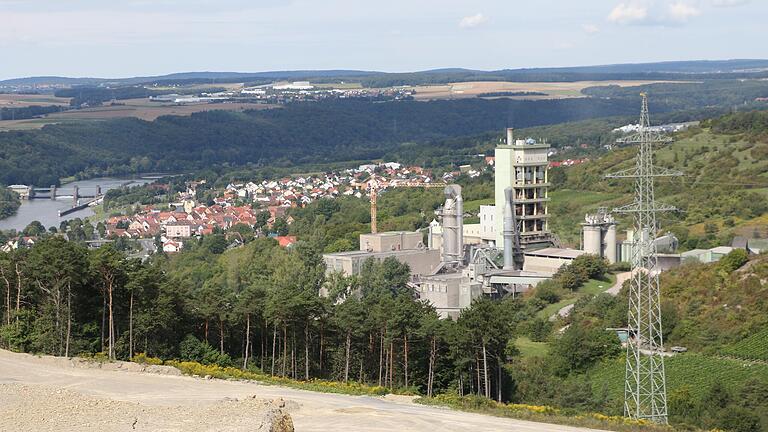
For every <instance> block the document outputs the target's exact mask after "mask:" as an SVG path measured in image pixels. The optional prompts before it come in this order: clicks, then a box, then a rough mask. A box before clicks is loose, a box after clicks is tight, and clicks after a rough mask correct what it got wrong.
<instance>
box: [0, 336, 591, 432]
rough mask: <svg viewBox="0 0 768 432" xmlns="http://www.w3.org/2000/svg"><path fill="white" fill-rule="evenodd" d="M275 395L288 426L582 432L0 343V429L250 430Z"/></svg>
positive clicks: (300, 428)
mask: <svg viewBox="0 0 768 432" xmlns="http://www.w3.org/2000/svg"><path fill="white" fill-rule="evenodd" d="M280 399H283V400H284V408H283V409H284V410H286V411H287V412H288V413H290V415H291V417H292V418H293V422H294V425H295V428H296V431H386V432H393V431H436V430H439V431H467V430H472V431H542V432H550V431H564V432H567V431H585V430H588V429H582V428H576V427H569V426H560V425H552V424H545V423H535V422H529V421H521V420H513V419H506V418H497V417H491V416H486V415H481V414H473V413H465V412H459V411H453V410H449V409H443V408H438V407H428V406H423V405H419V404H416V403H414V402H413V401H412V400H411V398H408V397H397V396H388V397H381V398H378V397H368V396H347V395H338V394H327V393H315V392H309V391H303V390H296V389H290V388H284V387H278V386H266V385H260V384H256V383H252V382H235V381H223V380H205V379H201V378H194V377H187V376H172V375H158V374H154V373H144V372H132V371H123V370H104V369H100V368H94V367H82V366H78V365H75V364H73V362H72V361H71V360H68V359H64V358H57V357H49V356H33V355H29V354H18V353H12V352H9V351H3V350H0V431H17V430H35V431H54V430H55V431H70V430H72V431H74V430H78V431H91V430H93V431H97V430H99V431H105V430H109V431H123V430H124V431H132V430H139V431H140V430H145V431H149V430H152V431H245V430H250V431H255V430H260V424H261V423H262V422H263V419H264V413H265V411H266V410H267V409H268V408H269V407H270V406H274V404H276V403H279V404H280V405H283V402H280V401H279V400H280ZM275 401H278V402H275Z"/></svg>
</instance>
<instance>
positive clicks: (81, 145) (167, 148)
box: [0, 99, 637, 184]
mask: <svg viewBox="0 0 768 432" xmlns="http://www.w3.org/2000/svg"><path fill="white" fill-rule="evenodd" d="M636 110H637V107H636V104H635V103H632V104H630V103H626V102H623V101H610V100H591V99H569V100H551V101H513V100H480V99H477V100H459V101H435V102H391V103H369V102H359V101H338V102H322V103H314V104H309V103H307V104H292V105H288V106H286V107H284V108H282V109H274V110H262V111H250V112H245V113H233V112H222V111H210V112H203V113H196V114H193V115H192V116H190V117H161V118H159V119H158V120H156V121H154V122H146V121H142V120H138V119H118V120H109V121H101V122H78V123H74V124H61V125H48V126H45V127H44V128H43V129H41V130H37V131H24V132H4V133H0V182H2V183H6V184H10V183H24V184H54V183H57V182H58V181H59V179H60V178H62V177H67V176H71V175H76V174H77V175H80V176H95V175H113V174H125V173H135V172H147V171H162V172H169V171H170V172H174V171H187V170H194V169H204V168H208V167H211V166H212V165H217V164H230V165H244V164H246V163H252V164H256V165H257V166H258V165H267V164H269V165H272V166H276V167H286V166H299V165H302V164H307V163H322V162H339V161H345V160H347V161H349V160H361V159H368V160H370V159H375V158H378V157H381V156H383V155H385V154H387V153H388V152H390V151H391V150H393V149H395V148H397V147H398V146H399V145H400V144H401V143H406V142H428V141H430V140H435V139H442V138H446V137H459V136H465V135H472V134H477V133H481V132H487V131H501V130H503V128H505V127H507V126H516V127H528V126H536V125H542V124H551V123H559V122H564V121H575V120H580V119H587V118H594V117H605V116H608V115H616V114H622V115H628V114H629V113H632V112H634V111H636Z"/></svg>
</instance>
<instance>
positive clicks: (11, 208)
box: [0, 186, 21, 219]
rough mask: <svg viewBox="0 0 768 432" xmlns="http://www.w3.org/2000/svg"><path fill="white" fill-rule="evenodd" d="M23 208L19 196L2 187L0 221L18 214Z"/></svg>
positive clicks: (0, 189)
mask: <svg viewBox="0 0 768 432" xmlns="http://www.w3.org/2000/svg"><path fill="white" fill-rule="evenodd" d="M19 206H21V201H20V200H19V195H18V194H17V193H16V192H13V191H10V190H8V189H6V188H5V187H2V186H0V219H4V218H7V217H8V216H11V215H13V214H15V213H16V210H18V209H19Z"/></svg>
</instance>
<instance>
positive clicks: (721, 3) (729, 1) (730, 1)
mask: <svg viewBox="0 0 768 432" xmlns="http://www.w3.org/2000/svg"><path fill="white" fill-rule="evenodd" d="M749 2H750V0H714V1H713V2H712V6H715V7H734V6H742V5H745V4H747V3H749Z"/></svg>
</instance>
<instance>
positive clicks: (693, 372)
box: [590, 353, 768, 400]
mask: <svg viewBox="0 0 768 432" xmlns="http://www.w3.org/2000/svg"><path fill="white" fill-rule="evenodd" d="M664 364H665V368H666V373H667V391H668V394H669V395H670V397H674V394H675V393H676V392H680V391H682V390H683V389H685V388H687V389H688V391H690V392H691V394H692V395H693V396H694V397H696V398H701V397H702V396H703V395H704V394H705V393H706V392H707V390H708V389H710V388H711V387H712V385H713V384H714V383H715V382H716V381H720V382H722V384H723V385H724V386H726V387H728V388H731V389H736V388H738V387H740V386H741V385H742V384H743V383H744V382H746V381H749V380H750V379H758V380H762V381H766V382H768V365H766V364H760V363H752V362H746V361H742V360H737V359H729V358H720V357H712V356H705V355H701V354H695V353H686V354H680V355H676V356H674V357H668V358H666V359H665V361H664ZM590 377H591V380H592V386H593V388H594V389H595V391H603V390H605V391H607V392H608V395H609V397H610V398H612V399H617V400H618V399H622V398H623V397H624V358H618V359H613V360H609V361H605V362H603V363H600V364H599V365H597V366H596V367H594V368H593V369H592V370H591V372H590Z"/></svg>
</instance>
